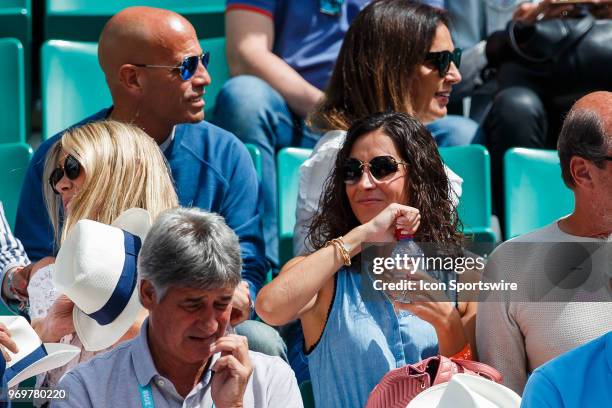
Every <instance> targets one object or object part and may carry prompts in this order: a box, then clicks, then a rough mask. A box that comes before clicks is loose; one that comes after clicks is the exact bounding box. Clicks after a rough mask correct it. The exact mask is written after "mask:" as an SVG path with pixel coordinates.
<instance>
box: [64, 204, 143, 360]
mask: <svg viewBox="0 0 612 408" xmlns="http://www.w3.org/2000/svg"><path fill="white" fill-rule="evenodd" d="M149 228H151V217H150V216H149V213H148V212H147V211H146V210H143V209H141V208H131V209H129V210H127V211H125V212H123V213H122V214H121V215H120V216H119V217H118V218H117V219H116V220H115V221H114V222H113V223H112V225H106V224H102V223H99V222H96V221H91V220H81V221H79V222H77V223H76V225H75V226H74V227H73V228H72V229H71V230H70V232H69V233H68V236H67V237H66V239H65V240H64V243H63V244H62V247H61V248H60V251H59V253H58V254H57V258H56V260H55V273H54V284H55V286H56V287H57V289H58V291H59V292H61V293H64V294H65V295H66V296H68V297H69V298H70V300H72V301H73V302H74V304H75V307H74V309H73V314H72V316H73V321H74V328H75V330H76V333H77V334H78V336H79V338H80V340H81V342H82V343H83V347H84V348H85V350H88V351H98V350H102V349H105V348H107V347H110V346H112V345H113V344H115V343H116V342H117V341H118V340H119V339H120V338H121V336H123V335H124V334H125V333H126V332H127V331H128V329H129V328H130V326H131V325H132V324H133V323H134V321H135V320H136V318H137V317H138V313H139V312H140V311H141V310H142V306H141V304H140V301H139V299H138V290H136V286H137V285H136V283H137V280H138V274H137V271H136V265H137V258H138V253H139V251H140V247H141V245H142V242H143V241H144V239H145V237H146V234H147V232H148V231H149Z"/></svg>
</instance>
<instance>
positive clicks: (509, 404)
mask: <svg viewBox="0 0 612 408" xmlns="http://www.w3.org/2000/svg"><path fill="white" fill-rule="evenodd" d="M520 405H521V397H519V396H518V394H516V393H515V392H514V391H512V390H511V389H510V388H507V387H504V386H503V385H501V384H497V383H496V382H493V381H490V380H487V379H485V378H482V377H479V376H476V375H469V374H455V375H453V376H452V377H451V379H450V381H448V382H445V383H442V384H438V385H434V386H433V387H430V388H428V389H426V390H425V391H423V392H422V393H420V394H418V395H417V396H416V397H414V398H413V399H412V401H410V403H409V404H408V406H407V407H406V408H519V407H520Z"/></svg>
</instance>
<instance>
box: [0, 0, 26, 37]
mask: <svg viewBox="0 0 612 408" xmlns="http://www.w3.org/2000/svg"><path fill="white" fill-rule="evenodd" d="M0 37H15V38H17V39H19V41H21V43H22V44H24V46H26V47H28V46H29V45H30V43H31V42H32V1H31V0H2V1H0Z"/></svg>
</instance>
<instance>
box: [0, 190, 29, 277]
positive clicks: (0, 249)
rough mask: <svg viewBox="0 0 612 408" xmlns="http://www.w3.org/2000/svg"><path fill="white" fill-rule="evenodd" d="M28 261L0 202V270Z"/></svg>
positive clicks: (25, 263) (27, 262) (24, 263)
mask: <svg viewBox="0 0 612 408" xmlns="http://www.w3.org/2000/svg"><path fill="white" fill-rule="evenodd" d="M29 263H30V261H29V259H28V256H27V255H26V253H25V250H24V249H23V245H21V242H20V241H19V240H18V239H16V238H15V237H14V236H13V233H12V232H11V228H10V227H9V225H8V222H7V221H6V217H5V216H4V208H3V207H2V202H0V272H5V271H6V270H7V267H9V266H11V267H14V266H25V265H27V264H29ZM0 282H1V281H0Z"/></svg>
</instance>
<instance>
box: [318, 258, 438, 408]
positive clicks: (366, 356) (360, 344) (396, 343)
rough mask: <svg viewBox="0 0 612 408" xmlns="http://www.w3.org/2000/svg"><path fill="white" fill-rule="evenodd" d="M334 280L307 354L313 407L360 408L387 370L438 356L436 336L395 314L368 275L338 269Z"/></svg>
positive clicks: (420, 322)
mask: <svg viewBox="0 0 612 408" xmlns="http://www.w3.org/2000/svg"><path fill="white" fill-rule="evenodd" d="M335 279H336V287H335V293H334V298H333V303H332V306H331V308H330V311H329V315H328V318H327V323H326V325H325V328H324V330H323V334H322V335H321V338H320V339H319V342H318V343H317V344H316V345H315V347H314V349H313V350H311V351H310V353H309V354H308V355H307V357H308V364H309V368H310V376H311V380H312V388H313V394H314V399H315V405H316V407H317V408H327V407H342V408H351V407H355V408H361V407H364V406H365V404H366V402H367V399H368V395H369V394H370V392H371V391H372V389H374V387H375V386H376V384H378V383H379V381H380V380H381V378H382V377H383V376H384V375H385V374H386V373H387V372H388V371H390V370H393V369H395V368H398V367H402V366H404V365H406V364H412V363H415V362H417V361H420V360H422V359H424V358H427V357H431V356H434V355H436V354H438V338H437V336H436V332H435V329H434V328H433V326H432V325H431V324H429V323H428V322H426V321H424V320H422V319H420V318H418V317H416V316H415V315H413V314H411V313H410V312H407V311H400V312H399V313H396V312H395V310H394V309H393V305H392V304H391V302H390V301H389V300H387V298H386V296H385V295H384V293H383V292H379V291H375V290H374V289H373V288H372V285H371V280H369V279H370V278H369V277H368V276H367V275H365V274H363V275H362V274H359V273H355V272H352V271H351V270H350V269H347V268H343V269H341V270H340V271H338V272H337V273H336V277H335ZM362 279H364V280H366V279H367V281H365V282H363V284H362Z"/></svg>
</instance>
